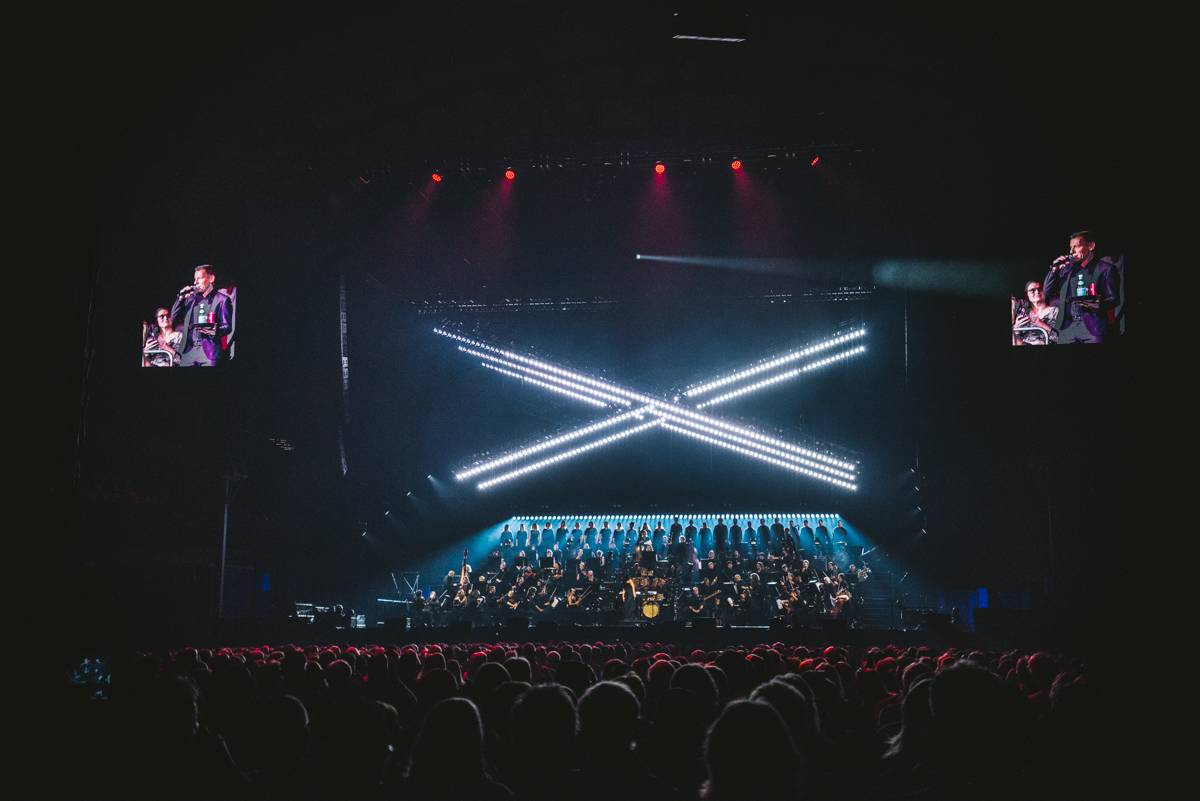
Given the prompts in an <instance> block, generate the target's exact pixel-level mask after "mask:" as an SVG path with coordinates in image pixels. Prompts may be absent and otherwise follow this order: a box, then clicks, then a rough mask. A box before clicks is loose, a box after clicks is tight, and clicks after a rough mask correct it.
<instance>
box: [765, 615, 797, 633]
mask: <svg viewBox="0 0 1200 801" xmlns="http://www.w3.org/2000/svg"><path fill="white" fill-rule="evenodd" d="M791 630H792V629H791V626H789V625H788V622H787V620H786V619H785V618H782V617H777V618H774V619H772V620H771V625H770V631H771V636H772V637H785V636H787V634H788V632H790V631H791Z"/></svg>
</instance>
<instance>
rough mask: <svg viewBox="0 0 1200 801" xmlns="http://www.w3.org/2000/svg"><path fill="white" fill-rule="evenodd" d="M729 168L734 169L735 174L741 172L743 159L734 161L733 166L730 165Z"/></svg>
mask: <svg viewBox="0 0 1200 801" xmlns="http://www.w3.org/2000/svg"><path fill="white" fill-rule="evenodd" d="M729 167H730V168H731V169H732V170H733V171H734V172H736V171H738V170H740V169H741V168H742V160H741V159H734V160H733V163H732V164H730V165H729Z"/></svg>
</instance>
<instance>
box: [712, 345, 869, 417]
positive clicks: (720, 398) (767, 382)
mask: <svg viewBox="0 0 1200 801" xmlns="http://www.w3.org/2000/svg"><path fill="white" fill-rule="evenodd" d="M866 350H867V348H866V346H865V345H859V346H858V347H857V348H851V349H850V350H847V351H842V352H841V353H836V354H834V355H833V356H827V357H825V358H824V359H818V360H817V361H815V362H810V363H808V364H806V365H804V366H803V367H797V368H796V369H794V370H788V371H787V372H785V373H780V374H779V375H774V376H771V377H770V378H764V379H763V380H762V381H756V382H755V383H753V384H747V385H746V386H744V387H739V388H737V389H735V390H731V391H729V392H726V393H725V394H723V395H717V396H716V397H714V398H709V399H708V400H706V401H705V402H704V403H700V404H697V405H696V408H697V409H706V408H708V407H709V406H716V405H717V404H718V403H724V402H725V401H727V400H732V399H733V398H740V397H741V396H742V395H746V394H749V393H751V392H756V391H758V390H760V389H762V388H763V387H769V386H771V385H772V384H778V383H779V382H781V381H788V380H790V379H792V378H795V377H796V376H798V375H801V374H802V373H807V372H809V371H811V370H818V369H820V368H822V367H825V366H827V365H830V364H833V363H834V362H840V361H841V360H843V359H848V358H850V357H851V356H857V355H858V354H860V353H865V352H866Z"/></svg>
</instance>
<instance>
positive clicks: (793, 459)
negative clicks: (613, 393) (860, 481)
mask: <svg viewBox="0 0 1200 801" xmlns="http://www.w3.org/2000/svg"><path fill="white" fill-rule="evenodd" d="M656 414H661V415H663V416H664V417H665V418H666V419H668V420H671V421H672V422H674V423H675V424H676V425H682V426H686V427H689V428H690V429H691V430H698V431H700V432H702V433H704V434H707V435H708V436H711V437H718V438H720V439H722V440H725V442H717V443H713V444H715V445H721V446H722V447H728V448H729V449H730V450H734V451H738V452H739V453H740V450H738V448H737V446H738V445H740V446H742V447H744V448H752V449H754V450H756V451H758V452H759V453H762V454H764V455H767V456H774V457H776V458H779V459H784V460H786V461H788V462H790V463H792V464H795V465H797V466H803V467H808V468H811V469H813V470H820V471H821V472H822V473H827V474H829V475H831V476H834V477H835V478H842V479H846V480H847V481H853V480H854V479H855V478H856V476H855V475H854V473H853V472H850V471H848V470H839V469H837V468H836V467H828V466H826V465H823V464H821V463H820V462H814V461H812V460H810V459H805V458H804V457H802V456H796V455H795V454H792V453H788V452H787V451H781V450H779V449H777V448H772V447H770V446H769V445H760V444H758V443H757V442H754V441H753V440H748V439H745V438H743V437H739V436H737V435H736V434H728V433H726V432H724V431H720V430H718V429H715V428H709V427H707V426H701V425H699V424H697V423H693V422H691V421H690V420H686V419H684V418H681V417H679V416H678V415H669V414H667V413H664V412H661V411H659V412H656ZM728 442H732V443H734V444H727V443H728Z"/></svg>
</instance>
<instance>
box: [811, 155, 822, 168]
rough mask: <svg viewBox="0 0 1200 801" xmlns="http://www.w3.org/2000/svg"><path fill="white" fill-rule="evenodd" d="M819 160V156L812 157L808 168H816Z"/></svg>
mask: <svg viewBox="0 0 1200 801" xmlns="http://www.w3.org/2000/svg"><path fill="white" fill-rule="evenodd" d="M820 160H821V157H820V156H813V160H812V161H810V162H809V163H808V166H810V167H815V166H817V162H818V161H820Z"/></svg>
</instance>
